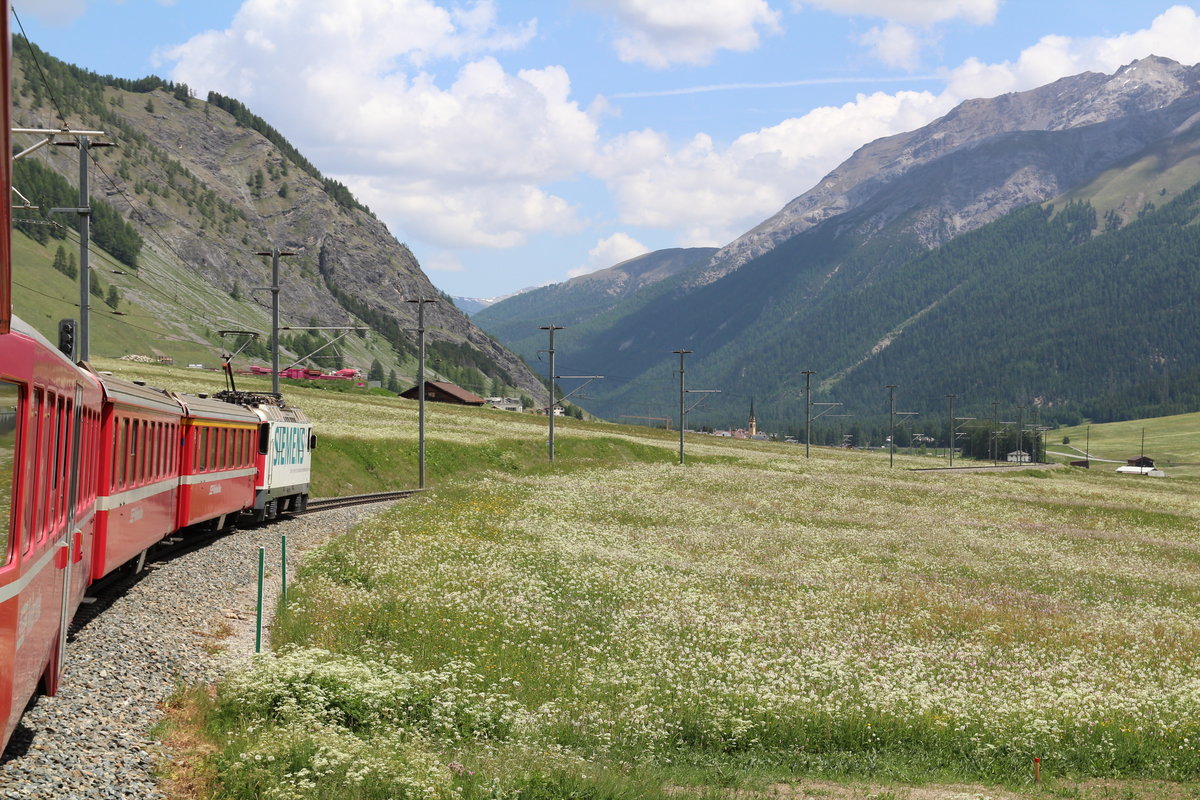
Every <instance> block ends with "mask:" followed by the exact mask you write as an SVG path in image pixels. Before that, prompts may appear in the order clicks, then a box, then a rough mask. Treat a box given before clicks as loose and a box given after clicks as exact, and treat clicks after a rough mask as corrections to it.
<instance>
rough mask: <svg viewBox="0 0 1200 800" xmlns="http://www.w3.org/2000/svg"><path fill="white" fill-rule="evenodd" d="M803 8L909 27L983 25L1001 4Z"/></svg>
mask: <svg viewBox="0 0 1200 800" xmlns="http://www.w3.org/2000/svg"><path fill="white" fill-rule="evenodd" d="M804 5H810V6H816V7H818V8H823V9H825V10H826V11H832V12H834V13H835V14H845V15H847V16H868V17H881V18H883V19H886V20H892V21H894V22H902V23H905V24H908V25H932V24H933V23H935V22H945V21H947V20H952V19H963V20H966V21H967V22H971V23H974V24H976V25H986V24H989V23H991V22H992V21H993V20H995V19H996V11H997V10H998V9H999V7H1000V0H806V2H805V3H804Z"/></svg>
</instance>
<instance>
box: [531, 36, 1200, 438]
mask: <svg viewBox="0 0 1200 800" xmlns="http://www.w3.org/2000/svg"><path fill="white" fill-rule="evenodd" d="M1198 81H1200V73H1198V72H1197V70H1196V69H1195V68H1192V67H1184V66H1181V65H1179V64H1176V63H1174V62H1171V61H1168V60H1166V59H1154V58H1149V59H1143V60H1142V61H1139V62H1135V63H1134V64H1132V65H1129V66H1127V67H1124V68H1122V69H1121V70H1118V72H1117V73H1116V74H1114V75H1111V76H1106V75H1098V74H1092V73H1089V74H1085V75H1080V76H1075V77H1073V78H1065V79H1063V80H1061V81H1058V82H1056V83H1055V84H1054V85H1053V86H1051V87H1042V88H1041V89H1038V90H1033V91H1031V92H1027V93H1022V94H1019V95H1011V96H1008V95H1006V96H1004V97H1000V98H992V99H986V100H973V101H969V102H967V103H964V104H963V105H962V106H960V107H959V108H958V109H955V110H954V111H952V112H951V113H950V114H948V115H946V116H945V117H944V118H942V119H940V120H937V121H935V122H934V123H931V124H930V125H928V126H926V127H925V128H922V129H920V130H918V131H914V132H912V133H909V134H902V135H898V136H895V137H889V138H888V139H883V140H880V141H878V142H873V143H870V144H868V145H865V146H864V147H863V148H861V149H860V151H859V152H858V153H856V154H855V156H853V157H852V158H851V159H849V160H848V161H847V162H845V163H844V164H843V165H842V166H840V167H839V168H838V169H836V170H834V171H833V172H832V173H830V175H829V176H827V178H826V179H825V180H823V181H822V182H821V183H820V184H819V185H818V187H816V188H814V189H813V190H810V192H808V193H806V194H805V195H803V196H802V197H801V198H798V199H797V200H796V201H793V202H792V203H790V204H788V206H787V207H786V208H785V210H784V211H782V212H780V214H779V215H777V216H776V217H773V218H772V220H770V221H768V222H765V223H763V225H761V226H759V227H757V228H756V229H755V230H754V231H751V232H750V233H748V234H746V235H745V236H744V237H742V238H741V239H739V240H738V241H739V244H738V245H737V246H736V247H734V246H731V247H729V248H725V249H723V250H722V251H721V252H719V253H718V254H717V255H715V256H714V257H713V258H712V259H711V260H710V261H709V262H708V263H707V264H701V265H699V266H697V267H694V268H692V269H690V270H688V271H686V273H681V274H678V275H676V276H674V277H673V278H671V279H667V280H664V281H661V282H659V283H656V284H654V285H652V286H649V287H644V288H642V289H640V290H639V291H637V292H635V293H634V294H632V295H631V296H628V297H626V298H624V299H623V300H622V302H621V303H620V304H619V305H616V306H614V307H612V308H610V309H608V310H607V311H605V312H604V313H603V314H600V315H596V316H593V317H591V318H590V319H587V320H585V321H581V322H580V323H579V324H577V325H575V326H571V327H569V328H568V329H567V330H564V331H562V332H561V333H560V334H559V339H558V358H559V364H560V365H561V366H560V372H562V373H565V374H603V375H605V376H606V379H605V381H603V383H602V385H598V386H596V387H594V388H593V387H589V393H592V394H593V396H592V397H591V398H590V399H589V400H588V401H587V402H586V403H585V405H587V407H588V410H589V411H592V412H594V413H597V414H599V415H601V416H605V417H609V418H615V417H617V416H620V415H625V414H635V415H646V416H655V417H665V416H672V417H674V416H677V415H678V403H679V400H678V390H679V382H678V375H677V370H678V368H679V359H678V356H676V355H674V354H673V353H672V351H674V350H679V349H686V350H689V351H691V352H690V354H689V355H688V356H687V379H688V380H687V383H688V385H689V386H691V387H695V388H705V389H714V390H719V391H720V393H719V394H712V395H708V396H706V397H704V398H703V399H702V402H700V404H699V405H698V406H697V407H696V408H695V410H694V411H693V412H692V413H691V415H690V416H689V423H690V424H691V425H693V426H706V425H711V426H713V427H727V426H739V425H745V423H746V420H747V417H748V413H749V408H750V405H751V402H753V403H754V405H755V411H756V416H757V421H758V424H759V427H760V428H761V429H765V430H768V431H772V432H776V433H789V432H790V433H794V432H797V431H798V430H800V429H802V428H803V425H804V419H805V416H806V413H805V408H806V406H805V398H804V396H803V393H804V387H805V376H804V371H805V370H811V371H812V388H813V391H812V396H811V397H809V398H808V400H809V401H811V402H814V403H828V404H836V405H822V406H814V413H816V414H819V415H821V416H823V417H824V419H823V420H819V421H818V427H817V434H815V436H816V437H817V438H820V437H825V438H826V440H828V439H829V438H830V437H832V436H833V433H832V432H836V431H837V430H839V429H845V428H849V427H856V426H857V427H858V428H860V429H862V430H861V434H862V435H860V436H856V437H855V441H856V442H859V443H861V442H862V441H863V440H864V439H871V440H873V441H875V442H876V443H878V442H879V441H880V440H881V438H882V436H881V435H880V432H881V431H882V430H883V429H884V427H885V426H886V418H887V417H886V411H887V408H888V405H887V403H888V392H887V390H886V389H885V388H884V387H885V386H887V385H889V384H892V385H895V386H896V387H897V388H896V396H897V408H898V409H903V410H907V411H914V412H920V414H921V416H920V417H919V419H920V420H921V423H920V428H921V429H922V432H924V433H927V434H929V435H934V436H937V437H939V438H941V439H942V440H943V441H944V439H945V437H946V435H947V429H948V422H947V421H946V417H947V416H948V408H947V406H948V399H949V398H947V395H955V396H956V397H955V398H954V399H955V400H956V404H957V405H956V412H955V413H956V414H957V415H960V416H966V417H985V416H986V417H989V418H990V417H992V416H993V414H995V413H999V412H998V411H997V409H998V408H1003V409H1005V411H1004V412H1002V413H1003V415H1004V416H1005V417H1015V416H1016V415H1017V414H1016V411H1017V407H1018V406H1022V407H1024V408H1026V409H1027V410H1028V411H1027V414H1028V417H1027V418H1029V419H1035V420H1036V421H1037V422H1038V423H1039V424H1043V423H1055V422H1074V421H1078V420H1080V419H1083V418H1089V419H1094V420H1115V419H1122V418H1128V417H1130V416H1147V415H1155V414H1172V413H1178V412H1182V411H1190V410H1195V409H1196V408H1198V407H1200V318H1198V317H1197V311H1196V309H1195V304H1194V302H1192V301H1193V299H1194V298H1195V297H1196V296H1197V288H1198V286H1197V280H1198V278H1197V268H1196V260H1195V256H1194V254H1195V252H1197V245H1200V241H1198V240H1197V238H1196V230H1197V228H1196V226H1195V225H1194V220H1195V219H1196V218H1197V201H1196V194H1197V190H1196V189H1195V185H1196V183H1197V181H1200V158H1198V157H1197V154H1198V153H1200V130H1198V125H1197V120H1200V114H1198V111H1200V88H1198V87H1200V83H1198ZM1031 201H1032V202H1031ZM805 209H808V211H805ZM522 344H523V345H524V343H522ZM693 400H694V401H695V400H701V398H693ZM993 404H995V405H993ZM914 424H915V423H914ZM913 430H914V429H913V428H909V431H910V432H912V431H913ZM868 431H870V434H869V435H868V433H867V432H868Z"/></svg>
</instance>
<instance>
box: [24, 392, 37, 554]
mask: <svg viewBox="0 0 1200 800" xmlns="http://www.w3.org/2000/svg"><path fill="white" fill-rule="evenodd" d="M41 414H42V390H41V389H34V390H33V391H31V392H30V393H29V412H28V415H27V420H28V421H27V422H26V423H25V425H26V427H25V429H26V430H27V431H28V432H29V443H28V444H26V445H25V476H26V477H25V488H24V498H23V499H24V506H25V523H24V525H23V526H22V527H23V530H24V539H23V541H24V542H25V552H26V553H28V552H29V550H30V548H31V547H33V530H34V525H35V524H36V520H37V516H36V515H35V513H34V507H35V506H36V505H37V490H36V483H37V474H38V473H37V455H38V436H37V428H38V422H39V421H40V420H41V418H42V416H41Z"/></svg>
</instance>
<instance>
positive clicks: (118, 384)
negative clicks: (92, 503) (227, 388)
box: [92, 376, 183, 579]
mask: <svg viewBox="0 0 1200 800" xmlns="http://www.w3.org/2000/svg"><path fill="white" fill-rule="evenodd" d="M102 381H103V385H104V412H103V417H102V418H103V425H102V436H101V441H102V442H103V447H102V448H101V450H100V453H99V456H100V497H99V498H98V500H97V503H96V557H95V559H94V561H93V563H92V578H93V579H99V578H102V577H104V576H105V575H107V574H108V573H110V572H112V571H113V570H114V569H116V568H117V567H119V566H121V565H122V564H124V563H125V562H127V561H129V560H130V559H131V558H133V557H134V556H137V555H139V554H141V553H144V552H145V551H146V549H147V548H149V547H150V546H151V545H153V544H156V543H157V542H159V541H161V540H162V539H164V538H165V537H166V536H167V534H169V533H171V532H172V531H173V530H175V516H176V507H177V506H178V502H179V460H180V449H179V438H180V432H181V430H182V420H183V408H182V407H181V406H180V405H179V402H178V401H177V400H176V399H175V398H174V397H172V396H171V394H169V393H168V392H166V391H165V390H163V389H154V388H151V387H148V386H146V385H145V384H144V383H140V382H133V383H131V382H129V381H123V380H120V379H117V378H113V377H110V376H105V377H104V378H102Z"/></svg>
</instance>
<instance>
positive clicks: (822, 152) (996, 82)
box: [596, 3, 1200, 246]
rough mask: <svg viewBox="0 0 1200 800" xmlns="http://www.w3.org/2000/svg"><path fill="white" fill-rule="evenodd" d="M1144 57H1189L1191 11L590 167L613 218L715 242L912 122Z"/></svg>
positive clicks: (1060, 40)
mask: <svg viewBox="0 0 1200 800" xmlns="http://www.w3.org/2000/svg"><path fill="white" fill-rule="evenodd" d="M855 5H856V6H863V5H865V3H858V4H855ZM1150 54H1156V55H1161V56H1165V57H1168V58H1173V59H1175V60H1177V61H1180V62H1182V63H1185V64H1193V63H1197V62H1200V16H1198V15H1197V13H1196V12H1195V11H1194V10H1192V9H1190V8H1187V7H1185V6H1175V7H1173V8H1170V9H1168V10H1167V11H1165V12H1164V13H1163V14H1161V15H1160V16H1158V17H1157V18H1156V19H1155V20H1154V21H1153V23H1152V24H1151V25H1150V26H1149V27H1148V28H1146V29H1143V30H1141V31H1136V32H1134V33H1129V34H1122V35H1120V36H1116V37H1111V38H1099V37H1097V38H1085V39H1072V38H1069V37H1063V36H1048V37H1045V38H1043V39H1041V40H1040V41H1039V42H1037V43H1036V44H1035V45H1033V46H1031V47H1029V48H1027V49H1026V50H1024V51H1023V52H1022V53H1021V54H1020V56H1019V57H1018V59H1017V60H1016V61H1015V62H1002V63H998V64H985V63H982V62H980V61H978V60H974V59H970V60H968V61H966V62H964V63H963V64H962V65H960V66H959V67H957V68H956V69H954V70H951V71H949V72H948V73H947V84H946V88H945V89H944V90H943V91H942V92H941V93H940V94H936V95H935V94H933V93H931V92H911V91H904V92H897V93H895V94H886V93H883V92H877V93H874V94H870V95H859V96H858V97H857V98H856V99H855V101H854V102H852V103H846V104H844V105H842V106H838V107H826V108H817V109H814V110H813V111H811V112H809V113H807V114H805V115H804V116H801V117H795V118H792V119H787V120H784V121H783V122H780V123H779V124H778V125H773V126H770V127H767V128H763V129H761V130H758V131H755V132H751V133H746V134H743V135H742V136H740V137H738V138H737V139H736V140H735V141H733V142H732V143H730V144H729V145H728V146H725V147H719V146H717V145H715V144H714V143H713V142H712V141H711V139H709V137H707V136H704V135H698V136H695V137H693V138H692V139H690V140H689V141H687V142H685V143H682V144H672V143H671V142H670V141H669V140H668V139H667V138H666V137H665V136H663V135H662V134H659V133H656V132H654V131H650V130H643V131H636V132H631V133H628V134H626V135H625V136H623V137H621V138H619V139H616V140H613V141H611V142H609V143H607V144H606V145H605V147H604V148H603V149H602V152H601V157H600V161H599V165H598V167H597V170H596V172H597V174H598V175H599V176H600V177H602V178H604V179H605V180H606V181H607V182H608V185H609V186H610V188H611V189H612V191H613V192H614V194H615V196H616V198H617V200H618V202H619V217H620V219H621V221H622V222H623V223H625V224H627V225H634V224H637V225H645V226H647V227H656V228H663V229H668V230H669V229H675V230H678V231H680V233H679V234H678V239H677V244H679V245H680V246H694V245H723V244H726V243H728V242H729V241H731V240H732V239H733V238H734V237H736V236H737V235H739V234H741V233H744V232H745V231H746V230H748V229H749V228H750V227H751V226H753V225H754V224H756V223H758V222H760V221H762V220H763V219H765V218H766V217H767V216H769V215H771V214H773V213H775V212H776V211H778V210H779V209H780V208H781V207H783V205H784V204H785V203H787V202H788V201H790V200H791V199H792V198H794V197H796V196H798V195H800V194H802V193H803V192H804V191H806V190H808V189H809V188H811V187H812V186H813V185H815V184H816V183H817V182H818V181H819V180H820V179H821V178H823V177H824V176H825V175H826V174H828V173H829V172H830V171H831V170H833V169H834V168H835V167H836V166H837V165H838V164H839V163H841V162H842V161H844V160H845V159H846V158H848V157H849V156H850V155H851V154H852V153H853V151H854V150H855V149H857V148H858V147H860V146H861V145H863V144H865V143H867V142H870V141H873V140H874V139H878V138H880V137H883V136H889V135H892V134H896V133H900V132H903V131H908V130H913V129H915V128H919V127H921V126H922V125H925V124H928V123H929V122H931V121H933V120H934V119H936V118H937V117H939V116H941V115H942V114H945V113H946V112H948V111H949V110H950V109H952V108H953V107H954V106H955V105H957V104H958V103H960V102H962V101H964V100H967V99H970V98H973V97H990V96H995V95H998V94H1002V93H1004V92H1012V91H1022V90H1026V89H1032V88H1034V87H1037V86H1041V85H1044V84H1046V83H1049V82H1051V81H1054V80H1057V79H1058V78H1062V77H1066V76H1068V75H1075V74H1078V73H1080V72H1083V71H1086V70H1094V71H1098V72H1106V73H1111V72H1113V71H1114V70H1116V69H1117V68H1118V67H1120V66H1122V65H1123V64H1127V63H1129V62H1130V61H1133V60H1135V59H1138V58H1143V57H1145V56H1147V55H1150Z"/></svg>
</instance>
